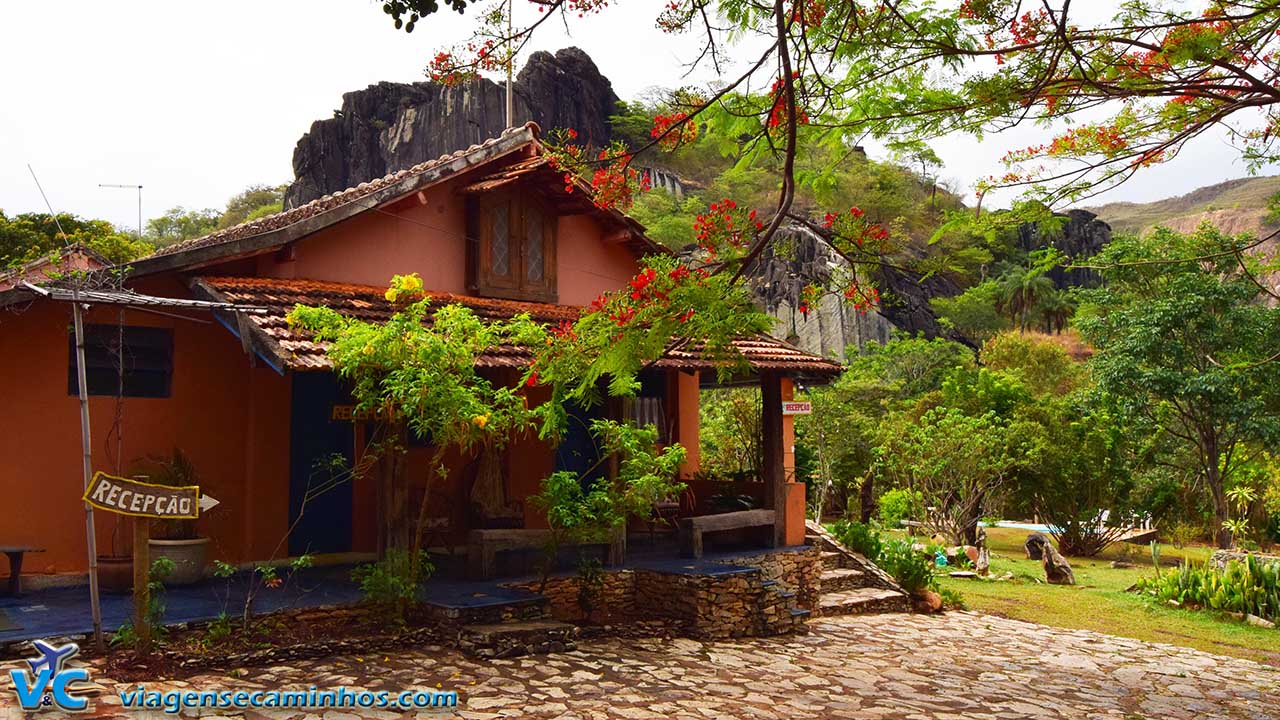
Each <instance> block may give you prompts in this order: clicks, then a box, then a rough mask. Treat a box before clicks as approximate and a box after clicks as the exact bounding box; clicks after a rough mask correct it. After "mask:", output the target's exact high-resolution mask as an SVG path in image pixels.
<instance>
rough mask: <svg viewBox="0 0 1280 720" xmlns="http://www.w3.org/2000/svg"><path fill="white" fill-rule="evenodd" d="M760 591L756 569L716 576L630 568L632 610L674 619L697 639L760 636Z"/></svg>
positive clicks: (761, 579)
mask: <svg viewBox="0 0 1280 720" xmlns="http://www.w3.org/2000/svg"><path fill="white" fill-rule="evenodd" d="M763 592H764V587H763V578H762V577H761V573H760V572H759V571H758V570H743V571H741V572H727V573H722V574H718V575H690V574H678V573H667V572H658V571H653V570H639V571H637V572H636V609H637V611H638V612H639V613H641V614H643V615H645V616H648V617H659V618H670V619H674V620H678V621H680V622H682V623H683V624H684V626H685V628H686V630H687V631H688V633H689V634H690V635H691V636H693V637H697V638H731V637H746V636H749V635H758V634H763V633H761V632H759V630H760V628H759V622H758V615H759V610H760V608H759V601H760V599H761V595H762V594H763Z"/></svg>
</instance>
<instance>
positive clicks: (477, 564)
mask: <svg viewBox="0 0 1280 720" xmlns="http://www.w3.org/2000/svg"><path fill="white" fill-rule="evenodd" d="M550 537H551V531H550V530H528V529H505V530H472V531H471V532H469V533H468V534H467V577H469V578H470V579H472V580H492V579H493V576H494V570H495V567H494V566H495V562H494V560H495V556H496V555H497V554H498V553H499V552H502V551H504V550H529V549H534V548H537V549H539V550H541V549H543V548H545V547H546V545H547V541H548V540H549V539H550ZM623 537H625V535H623V534H622V533H619V536H618V537H617V538H615V539H614V541H613V542H611V543H609V556H608V559H607V563H608V564H610V565H616V564H618V563H620V562H622V554H623V552H624V549H623V542H624V541H623V540H622V538H623Z"/></svg>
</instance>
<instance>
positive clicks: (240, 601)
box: [0, 543, 804, 643]
mask: <svg viewBox="0 0 1280 720" xmlns="http://www.w3.org/2000/svg"><path fill="white" fill-rule="evenodd" d="M803 549H804V546H799V547H794V548H777V549H764V548H757V549H751V550H740V551H737V552H725V553H708V554H707V555H706V556H704V557H703V558H702V559H699V560H694V559H691V558H678V557H675V554H676V553H675V552H674V547H673V546H664V545H663V544H661V543H656V544H654V546H653V547H649V548H646V547H644V546H643V545H641V544H640V543H636V544H635V545H633V546H630V547H629V548H628V553H629V556H630V557H629V558H628V562H626V563H625V567H629V568H637V569H647V570H655V571H658V572H664V573H674V574H690V575H726V574H734V573H741V572H749V571H751V570H752V568H749V567H745V566H742V565H734V564H731V563H730V562H726V561H731V560H732V558H733V557H735V556H737V557H741V556H744V555H760V554H762V553H767V552H794V551H800V550H803ZM646 550H648V552H645V551H646ZM716 560H718V561H719V562H714V561H716ZM351 567H352V566H350V565H330V566H325V567H313V568H307V569H305V570H302V571H300V572H298V574H297V575H295V576H294V578H293V579H292V580H291V581H290V583H289V585H288V586H286V587H283V588H280V589H271V588H262V589H261V590H259V592H258V595H257V597H256V599H255V600H254V609H255V611H256V612H258V613H264V612H271V611H275V610H284V609H291V608H307V607H319V606H323V605H352V604H355V603H356V602H358V601H359V600H360V589H359V587H357V586H356V584H355V583H354V582H352V581H351ZM556 574H557V575H562V574H573V573H572V572H565V573H556ZM536 579H537V577H536V576H530V577H526V578H500V579H497V580H490V581H468V580H453V579H449V578H445V577H436V578H433V579H432V580H431V581H429V582H428V583H427V585H426V587H425V588H424V590H423V597H422V599H423V601H424V602H426V603H428V604H432V605H438V606H443V607H454V608H465V607H484V606H488V605H510V604H518V603H525V602H535V601H538V600H540V599H541V598H542V596H541V595H538V594H537V593H534V592H531V591H529V590H523V589H520V588H510V587H502V586H501V585H500V583H502V584H506V583H512V582H519V581H521V580H524V581H529V580H536ZM249 581H250V576H249V575H248V574H247V573H240V574H237V575H236V576H235V577H234V578H232V579H231V580H230V582H228V581H227V580H222V579H218V578H209V579H206V580H204V581H202V582H200V583H197V584H195V585H187V586H183V587H172V588H169V589H167V590H166V591H165V604H166V607H167V610H166V612H165V622H166V623H169V624H176V623H184V622H194V621H200V620H212V619H214V618H216V617H218V615H220V614H221V613H223V612H226V613H228V614H230V615H233V616H234V615H236V614H237V613H239V612H240V610H241V608H243V606H244V597H245V593H246V591H247V589H248V587H249ZM0 613H2V614H3V615H4V617H5V618H6V619H8V621H9V622H10V623H11V624H13V625H17V628H16V629H10V630H0V643H4V642H9V641H14V640H31V639H35V638H48V637H55V636H60V635H82V634H86V633H90V632H92V631H93V619H92V615H91V613H90V610H89V587H88V586H87V585H80V586H76V587H67V588H51V589H46V590H32V591H28V592H25V593H23V594H22V595H21V596H19V597H16V598H14V597H10V596H8V595H0ZM132 615H133V599H132V596H131V595H129V594H122V595H117V594H109V593H103V594H102V629H103V632H104V633H107V634H110V633H113V632H115V631H116V629H118V628H119V627H120V626H122V625H124V624H125V623H127V622H128V621H129V618H130V617H132ZM0 627H3V624H0Z"/></svg>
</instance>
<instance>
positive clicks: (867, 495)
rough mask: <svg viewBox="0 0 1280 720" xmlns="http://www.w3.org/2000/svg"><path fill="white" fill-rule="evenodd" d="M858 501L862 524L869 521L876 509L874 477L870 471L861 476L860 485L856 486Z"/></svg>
mask: <svg viewBox="0 0 1280 720" xmlns="http://www.w3.org/2000/svg"><path fill="white" fill-rule="evenodd" d="M858 502H859V505H860V506H861V510H862V514H861V519H862V522H863V523H864V524H865V523H869V522H871V516H872V515H874V514H875V510H876V487H875V479H874V476H873V475H872V474H871V473H867V474H866V475H865V476H864V477H863V478H862V485H861V487H859V488H858Z"/></svg>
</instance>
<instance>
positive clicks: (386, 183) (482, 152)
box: [131, 123, 538, 270]
mask: <svg viewBox="0 0 1280 720" xmlns="http://www.w3.org/2000/svg"><path fill="white" fill-rule="evenodd" d="M537 138H538V126H537V125H536V124H534V123H528V124H526V125H524V126H521V127H518V128H509V129H507V130H506V131H504V132H503V133H502V134H501V135H499V136H498V137H495V138H490V139H488V140H486V141H484V142H482V143H480V144H478V145H472V146H471V147H469V148H467V149H465V150H459V151H457V152H454V153H450V154H448V155H441V156H440V157H438V158H436V159H435V160H428V161H427V162H424V163H419V164H417V165H414V166H413V167H410V168H406V169H404V170H400V171H399V172H394V173H390V174H388V175H385V176H383V177H380V178H377V179H375V180H370V181H369V182H363V183H360V184H359V185H357V186H355V187H352V188H347V189H346V190H342V191H340V192H336V193H331V194H329V195H325V196H324V197H320V198H317V199H315V200H312V201H311V202H309V203H306V204H304V205H299V206H298V207H295V208H290V209H288V210H285V211H283V212H278V213H275V214H274V215H268V216H266V217H263V218H259V219H257V220H251V221H249V222H244V223H241V224H239V225H234V226H232V227H229V228H226V229H223V230H219V231H217V232H214V233H210V234H209V235H204V236H202V237H198V238H192V239H190V240H184V241H182V242H179V243H174V244H173V245H169V246H167V247H164V248H161V249H159V250H157V251H156V252H154V253H152V254H151V255H148V256H147V257H144V258H140V259H138V260H136V261H134V262H133V263H131V264H132V265H133V266H134V268H135V269H143V270H145V269H146V268H147V267H148V265H154V264H157V263H156V262H154V261H156V260H158V259H160V258H167V257H169V256H172V255H179V254H182V253H187V252H189V251H192V250H197V249H201V248H210V247H215V246H219V245H226V244H231V243H234V242H235V241H237V240H245V239H247V238H252V237H255V236H259V235H264V234H266V233H271V232H274V231H277V230H282V229H284V228H287V227H290V226H292V225H297V224H298V223H302V222H304V221H307V220H311V219H312V218H316V217H318V216H321V215H324V214H325V213H328V212H329V211H332V210H336V209H338V208H342V207H344V206H347V205H352V204H354V203H356V202H358V201H360V200H362V199H369V200H370V201H371V204H380V203H382V202H385V201H386V200H387V199H389V198H386V197H382V196H381V195H380V193H382V191H386V190H393V192H394V188H397V186H401V185H402V184H406V181H412V180H414V179H415V178H419V177H423V176H428V175H429V176H431V178H426V177H423V179H424V180H429V179H443V178H447V177H449V176H452V175H453V174H455V173H457V172H461V171H464V170H467V169H469V168H471V167H475V166H477V165H479V164H482V163H485V162H488V161H489V160H492V159H494V158H496V157H500V156H501V155H503V154H505V153H509V152H511V151H513V150H516V149H518V148H520V147H524V146H526V145H528V144H530V143H535V142H536V141H537ZM437 176H438V178H437ZM404 189H405V190H406V192H408V191H410V190H409V189H408V188H404ZM375 195H378V196H379V197H373V196H375ZM360 209H365V208H364V207H363V205H362V206H361V207H360ZM337 219H342V218H337ZM319 227H323V225H319V226H317V227H311V226H308V227H307V228H306V231H307V232H314V231H315V229H318V228H319Z"/></svg>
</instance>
